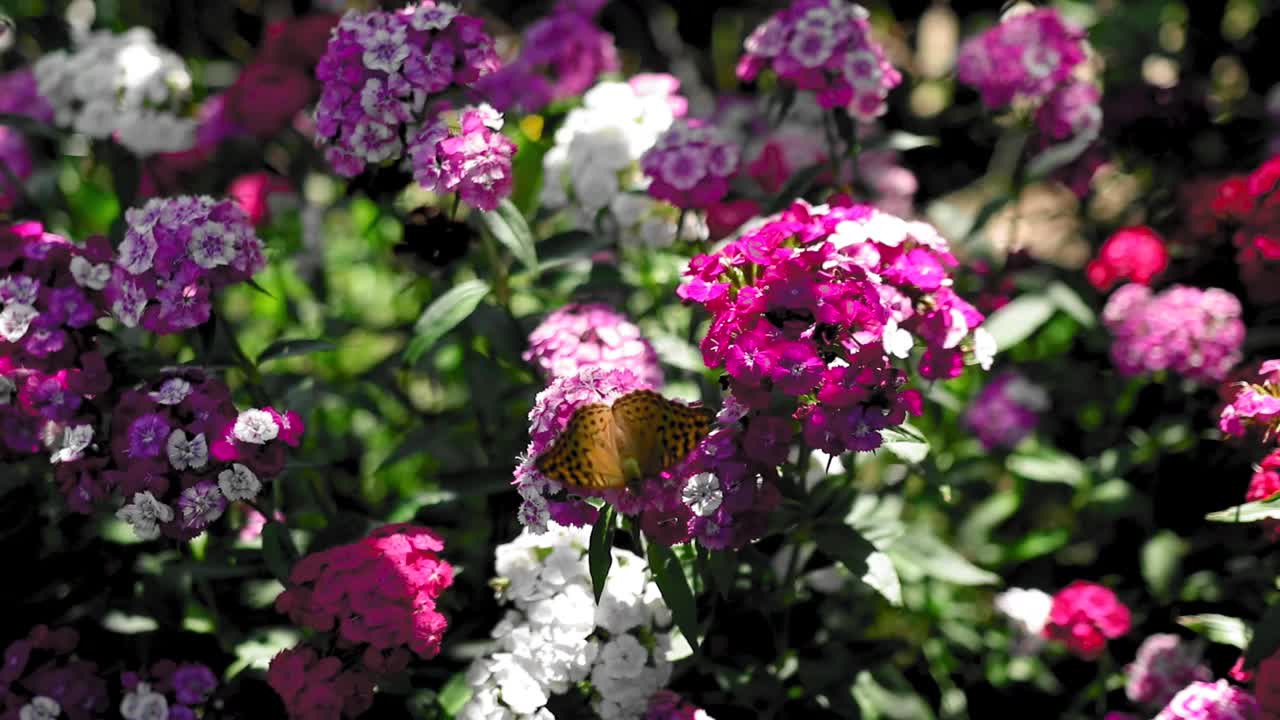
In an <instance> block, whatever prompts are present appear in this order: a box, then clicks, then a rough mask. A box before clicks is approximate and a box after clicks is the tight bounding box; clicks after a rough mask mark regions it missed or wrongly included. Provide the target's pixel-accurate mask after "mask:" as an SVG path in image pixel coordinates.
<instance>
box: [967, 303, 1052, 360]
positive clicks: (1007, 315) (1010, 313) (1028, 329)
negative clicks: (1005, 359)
mask: <svg viewBox="0 0 1280 720" xmlns="http://www.w3.org/2000/svg"><path fill="white" fill-rule="evenodd" d="M1057 309H1058V306H1057V304H1056V303H1055V302H1054V301H1053V300H1051V299H1049V297H1048V296H1047V295H1039V294H1031V295H1022V296H1021V297H1017V298H1014V299H1013V301H1012V302H1010V303H1009V304H1008V305H1005V306H1004V307H1002V308H1000V309H999V310H996V311H995V312H993V313H991V317H988V318H987V321H986V322H985V323H983V324H982V327H984V328H986V329H987V332H989V333H991V336H992V337H993V338H995V341H996V347H998V348H1000V349H1001V350H1009V349H1011V348H1012V347H1013V346H1014V345H1017V344H1018V343H1020V342H1022V341H1023V340H1026V339H1027V338H1029V337H1031V336H1032V335H1033V334H1034V333H1035V331H1037V330H1039V329H1040V328H1041V326H1043V325H1044V324H1045V323H1046V322H1048V321H1049V318H1051V317H1053V313H1054V311H1055V310H1057Z"/></svg>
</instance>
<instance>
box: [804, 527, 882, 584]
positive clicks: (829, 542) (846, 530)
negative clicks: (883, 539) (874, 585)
mask: <svg viewBox="0 0 1280 720" xmlns="http://www.w3.org/2000/svg"><path fill="white" fill-rule="evenodd" d="M813 539H814V541H815V542H817V543H818V549H820V550H822V552H824V553H826V554H828V555H830V556H831V557H833V558H835V559H836V560H839V561H840V564H842V565H844V566H845V567H846V568H847V569H848V570H849V572H851V573H853V576H854V577H856V578H861V577H863V576H865V575H866V574H867V571H868V570H869V569H870V568H869V567H868V565H867V558H868V557H870V556H871V553H874V552H875V551H876V546H875V545H872V544H871V541H870V540H867V539H866V538H865V537H863V536H862V534H861V533H859V532H858V531H857V530H854V529H853V528H851V527H849V526H848V525H844V524H836V523H822V524H820V525H818V526H817V527H815V528H814V529H813Z"/></svg>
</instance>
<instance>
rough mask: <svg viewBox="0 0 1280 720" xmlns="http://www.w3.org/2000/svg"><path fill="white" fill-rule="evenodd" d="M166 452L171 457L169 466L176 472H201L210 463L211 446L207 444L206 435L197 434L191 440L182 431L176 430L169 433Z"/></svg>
mask: <svg viewBox="0 0 1280 720" xmlns="http://www.w3.org/2000/svg"><path fill="white" fill-rule="evenodd" d="M165 451H166V452H167V453H168V455H169V464H170V465H172V466H173V469H174V470H186V469H187V468H191V469H192V470H199V469H200V468H202V467H204V466H205V463H207V462H208V461H209V444H208V443H207V442H205V439H204V433H196V434H195V436H194V437H192V438H191V439H190V440H188V439H187V434H186V433H184V432H182V430H181V429H178V428H175V429H174V431H173V432H171V433H169V440H168V442H167V443H165Z"/></svg>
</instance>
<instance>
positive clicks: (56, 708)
mask: <svg viewBox="0 0 1280 720" xmlns="http://www.w3.org/2000/svg"><path fill="white" fill-rule="evenodd" d="M61 714H62V706H61V705H59V704H58V701H57V700H54V699H53V698H51V697H45V696H44V695H37V696H35V697H33V698H31V702H29V703H27V704H26V705H23V706H22V709H21V710H19V711H18V719H19V720H54V718H56V717H58V716H60V715H61Z"/></svg>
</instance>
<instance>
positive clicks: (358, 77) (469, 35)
mask: <svg viewBox="0 0 1280 720" xmlns="http://www.w3.org/2000/svg"><path fill="white" fill-rule="evenodd" d="M481 24H482V23H481V21H480V20H479V19H477V18H474V17H470V16H468V15H464V14H461V13H459V12H458V9H457V8H456V7H454V6H453V5H449V4H447V3H436V2H432V0H423V1H422V2H420V3H417V4H414V5H411V6H409V7H407V8H405V9H403V10H399V11H396V12H383V11H378V10H375V11H372V12H367V13H356V12H348V13H347V14H346V15H345V16H343V18H342V21H341V22H339V23H338V27H337V28H336V29H334V31H333V34H332V36H331V37H330V38H329V45H328V48H327V49H326V50H325V54H324V57H323V58H321V59H320V63H319V64H318V65H317V66H316V77H317V78H318V79H319V80H320V82H321V83H322V84H323V85H324V91H323V92H322V93H321V95H320V101H319V103H318V104H317V106H316V112H315V121H316V140H317V142H318V143H319V144H320V145H322V146H324V147H325V148H326V150H325V156H326V157H327V158H328V160H329V164H330V165H332V166H333V169H334V170H335V171H336V172H337V173H338V174H340V175H343V176H346V177H355V176H356V175H359V174H360V173H361V172H363V171H364V168H365V166H366V165H368V164H370V163H372V164H375V165H376V164H379V163H384V162H388V161H391V160H395V159H397V158H399V157H401V155H402V152H403V150H404V142H405V137H406V136H407V134H408V133H409V132H411V131H412V129H413V128H416V127H417V126H418V125H419V123H421V122H422V121H423V120H424V119H426V118H423V117H422V111H423V109H424V107H426V102H427V101H428V100H429V99H431V98H432V97H435V96H439V95H441V94H442V93H444V92H445V91H447V90H449V89H451V88H464V89H466V88H470V87H471V86H472V85H473V84H474V83H475V82H476V81H477V80H478V79H480V77H481V76H483V75H485V74H487V73H489V72H492V71H493V70H496V69H497V67H498V57H497V54H496V53H495V52H494V49H493V39H492V38H491V37H489V36H488V35H487V34H486V33H485V32H484V31H483V30H482V29H481Z"/></svg>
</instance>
